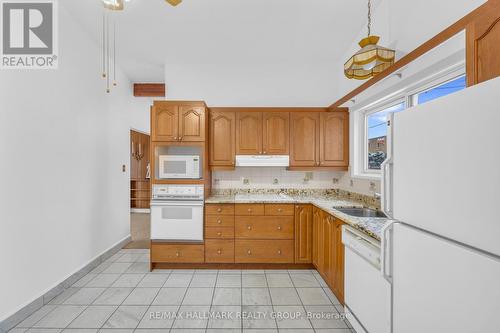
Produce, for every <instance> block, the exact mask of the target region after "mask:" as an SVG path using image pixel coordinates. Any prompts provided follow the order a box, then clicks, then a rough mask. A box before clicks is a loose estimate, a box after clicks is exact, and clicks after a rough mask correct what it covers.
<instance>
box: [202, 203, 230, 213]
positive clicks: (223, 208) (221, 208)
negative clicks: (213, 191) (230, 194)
mask: <svg viewBox="0 0 500 333" xmlns="http://www.w3.org/2000/svg"><path fill="white" fill-rule="evenodd" d="M205 212H206V214H207V215H234V205H233V204H206V205H205Z"/></svg>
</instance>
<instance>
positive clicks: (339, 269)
mask: <svg viewBox="0 0 500 333" xmlns="http://www.w3.org/2000/svg"><path fill="white" fill-rule="evenodd" d="M334 224H335V227H334V228H335V229H334V237H333V239H334V264H333V270H334V277H333V286H332V287H333V292H334V294H335V295H336V296H337V298H338V300H339V301H340V303H342V304H344V263H345V261H344V256H345V253H344V244H342V225H343V224H344V222H343V221H342V220H339V219H337V218H336V219H335V222H334Z"/></svg>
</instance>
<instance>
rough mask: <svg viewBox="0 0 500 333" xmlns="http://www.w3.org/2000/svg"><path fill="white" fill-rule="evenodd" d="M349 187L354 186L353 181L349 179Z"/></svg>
mask: <svg viewBox="0 0 500 333" xmlns="http://www.w3.org/2000/svg"><path fill="white" fill-rule="evenodd" d="M349 185H351V187H353V186H354V180H352V179H351V181H350V182H349Z"/></svg>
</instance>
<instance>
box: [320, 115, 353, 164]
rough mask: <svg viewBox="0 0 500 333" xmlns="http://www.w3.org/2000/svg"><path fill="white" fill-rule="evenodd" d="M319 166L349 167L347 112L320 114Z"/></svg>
mask: <svg viewBox="0 0 500 333" xmlns="http://www.w3.org/2000/svg"><path fill="white" fill-rule="evenodd" d="M320 166H345V167H347V166H349V113H348V112H327V113H322V114H321V121H320Z"/></svg>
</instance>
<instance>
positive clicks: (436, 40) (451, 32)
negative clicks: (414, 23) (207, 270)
mask: <svg viewBox="0 0 500 333" xmlns="http://www.w3.org/2000/svg"><path fill="white" fill-rule="evenodd" d="M499 2H500V0H488V1H487V2H486V3H484V4H482V5H481V6H480V7H478V8H476V9H475V10H473V11H472V12H470V13H469V14H467V15H466V16H464V17H463V18H461V19H460V20H458V21H457V22H455V23H454V24H452V25H451V26H449V27H448V28H446V29H445V30H443V31H441V32H440V33H438V34H437V35H436V36H434V37H432V38H431V39H429V40H428V41H427V42H425V43H424V44H422V45H420V46H419V47H417V48H416V49H415V50H413V51H412V52H410V53H408V54H407V55H406V56H404V57H403V58H401V59H399V60H398V61H396V62H395V63H394V65H392V66H391V67H389V68H387V69H386V70H385V71H383V72H381V73H380V74H378V75H377V76H375V77H373V78H372V79H370V80H368V81H366V82H365V83H363V84H362V85H360V86H359V87H357V88H356V89H354V90H353V91H351V92H350V93H348V94H347V95H345V96H344V97H342V98H340V99H339V100H338V101H336V102H335V103H333V104H332V105H330V109H332V108H337V107H340V106H342V105H343V104H344V103H346V102H348V101H350V100H351V99H353V98H354V97H356V96H357V95H359V94H360V93H362V92H363V91H365V90H367V89H368V88H370V87H371V86H373V85H375V84H376V83H377V82H379V81H382V80H383V79H385V78H386V77H388V76H390V75H391V74H393V73H395V72H396V71H398V70H400V69H401V68H403V67H404V66H406V65H408V64H409V63H411V62H413V61H414V60H415V59H417V58H419V57H421V56H422V55H424V54H425V53H427V52H429V51H430V50H432V49H433V48H435V47H436V46H438V45H440V44H442V43H444V42H445V41H447V40H448V39H450V38H451V37H453V36H455V35H456V34H458V33H459V32H460V31H462V30H464V29H467V26H468V24H469V23H470V22H472V21H474V20H475V19H477V18H478V17H479V16H481V15H482V14H483V13H484V12H486V11H489V10H492V9H493V8H494V6H496V5H498V3H499Z"/></svg>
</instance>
